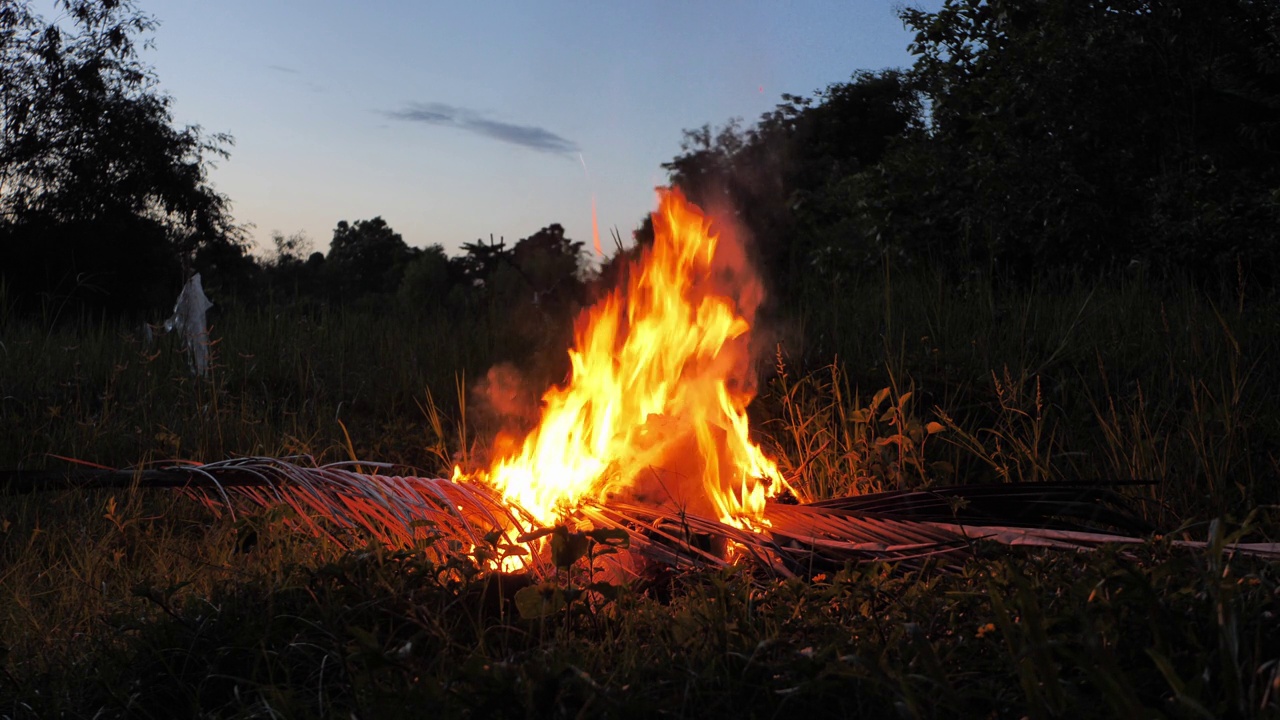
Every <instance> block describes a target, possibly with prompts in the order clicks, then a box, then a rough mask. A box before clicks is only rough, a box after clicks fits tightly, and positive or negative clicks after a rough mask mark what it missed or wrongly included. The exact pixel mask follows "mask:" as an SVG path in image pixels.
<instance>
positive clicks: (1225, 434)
mask: <svg viewBox="0 0 1280 720" xmlns="http://www.w3.org/2000/svg"><path fill="white" fill-rule="evenodd" d="M1236 300H1239V298H1228V299H1227V300H1225V301H1216V299H1210V298H1206V297H1205V296H1203V295H1202V294H1200V293H1198V292H1196V291H1195V290H1194V289H1192V288H1191V287H1189V286H1187V287H1173V288H1168V287H1165V288H1154V287H1150V286H1147V285H1145V284H1144V283H1142V282H1141V281H1140V280H1133V281H1126V282H1113V283H1105V284H1094V285H1089V284H1084V283H1081V284H1078V285H1074V286H1069V287H1055V288H1051V289H1050V288H1045V289H1031V290H1018V291H1000V292H997V291H993V290H991V289H990V288H989V287H985V286H984V287H967V288H966V287H956V288H952V287H947V286H945V285H943V284H941V283H939V282H937V281H935V280H931V279H929V278H894V280H893V284H892V285H891V286H885V284H884V283H883V282H869V283H867V284H864V285H853V286H851V287H849V288H848V289H847V291H846V292H845V294H844V296H843V297H842V298H840V300H839V302H837V303H830V302H828V303H826V304H825V305H821V306H815V308H814V309H812V310H810V311H806V312H804V313H802V314H801V316H800V317H801V318H802V320H801V321H799V322H795V323H793V324H790V325H788V326H783V325H780V324H779V325H775V327H773V328H772V329H773V331H774V334H775V337H776V339H777V340H779V341H780V342H779V344H778V345H776V346H775V347H776V348H777V349H776V351H775V352H774V353H772V355H771V356H767V357H765V358H764V360H762V364H761V371H762V384H761V394H760V397H759V398H758V400H757V402H756V403H755V404H754V405H753V406H752V408H751V412H752V414H753V416H754V420H755V421H756V427H758V428H760V432H761V439H762V440H763V441H764V442H765V444H766V445H767V446H768V447H770V448H771V449H772V450H773V451H774V453H775V454H776V455H777V456H778V457H779V459H780V462H781V464H782V465H783V467H784V469H785V470H786V471H787V472H788V473H789V474H791V475H792V476H794V477H795V478H796V482H797V484H798V485H799V487H800V488H801V489H802V490H803V491H804V492H805V493H807V494H808V495H810V496H812V497H825V496H832V495H840V494H844V493H849V492H864V491H869V490H878V489H892V488H914V487H924V486H930V485H937V484H950V483H957V482H967V481H1002V480H1041V479H1077V478H1083V479H1131V478H1137V479H1150V480H1155V481H1156V484H1154V485H1153V486H1150V487H1148V488H1145V489H1140V490H1135V491H1134V492H1135V493H1136V496H1135V501H1136V502H1139V503H1141V507H1142V508H1143V509H1144V511H1145V512H1146V513H1147V514H1148V515H1149V517H1150V519H1152V520H1153V521H1154V522H1155V523H1156V524H1157V525H1159V526H1161V527H1164V528H1167V529H1168V530H1169V531H1170V534H1169V536H1168V537H1169V538H1175V537H1182V536H1183V535H1191V536H1194V537H1195V538H1196V539H1205V538H1208V539H1210V540H1211V541H1213V543H1214V544H1213V545H1211V547H1210V548H1209V549H1207V550H1205V551H1186V550H1177V549H1173V548H1171V547H1170V546H1169V545H1168V544H1167V541H1166V540H1164V539H1156V540H1154V541H1153V542H1152V543H1150V544H1149V545H1147V546H1143V547H1141V548H1138V549H1130V550H1126V551H1124V552H1120V551H1119V550H1104V551H1101V552H1097V553H1089V554H1081V555H1066V554H1052V553H1044V552H1037V551H1029V550H1011V549H1008V548H990V549H988V550H987V551H986V552H985V553H984V554H983V555H982V556H981V557H979V558H977V559H975V560H973V561H970V562H968V563H967V564H965V565H964V566H962V567H960V568H959V569H957V570H954V571H948V572H942V571H939V570H938V569H937V568H932V567H925V568H915V569H908V568H894V567H889V566H883V565H865V566H858V567H849V568H845V569H843V570H840V571H832V572H827V573H823V574H819V575H816V576H814V577H811V578H806V579H803V580H794V581H785V582H778V581H772V580H768V579H766V578H762V577H756V576H753V575H752V574H751V571H750V569H749V568H737V569H732V570H729V571H725V572H719V573H714V572H703V573H674V572H672V571H670V570H666V569H662V568H644V569H643V570H642V572H640V573H639V575H638V576H636V577H635V578H633V579H631V580H630V581H628V582H625V583H622V582H619V581H616V579H615V581H613V582H611V583H610V585H609V586H610V587H611V588H612V590H611V591H610V592H609V595H610V596H611V598H610V599H608V600H606V599H605V597H604V596H601V595H584V596H582V598H581V599H580V600H579V601H577V602H573V603H570V604H569V605H568V607H566V608H561V609H558V610H555V611H553V612H549V613H547V614H545V616H543V617H525V616H522V615H521V613H520V612H519V611H518V608H517V607H516V605H517V600H516V595H517V590H520V589H521V587H522V586H521V581H520V580H519V579H518V578H512V577H502V576H493V575H489V574H485V573H481V572H480V571H479V570H478V568H476V567H475V566H474V564H472V563H471V562H470V561H469V560H467V559H466V558H465V557H458V558H456V559H454V560H452V561H450V562H448V563H445V564H433V563H431V562H429V561H428V560H427V559H426V557H425V556H424V555H422V554H421V553H409V552H400V551H395V550H389V549H385V548H379V547H370V548H367V549H366V550H364V551H360V552H343V551H342V550H341V549H340V548H337V547H335V546H332V545H331V544H329V543H327V542H325V541H323V540H317V539H315V538H312V537H308V536H302V535H299V534H297V533H295V532H293V531H291V530H290V525H289V522H288V520H289V518H288V517H287V511H285V510H282V509H278V510H269V511H261V512H255V513H252V514H248V515H240V516H238V517H236V518H232V517H229V516H226V517H222V518H214V517H211V516H210V515H209V514H208V513H207V511H206V510H204V509H203V508H201V507H199V506H197V505H196V504H194V503H191V502H190V501H188V500H186V499H184V498H181V497H177V496H173V495H169V494H164V493H158V492H155V491H147V490H140V489H135V490H132V491H120V492H105V491H103V492H80V493H73V492H59V493H45V494H37V495H29V496H21V497H0V668H2V669H0V717H53V716H71V717H79V716H84V717H93V716H97V717H178V716H197V715H201V716H208V717H267V716H270V717H313V716H314V717H334V716H342V717H348V716H354V717H400V716H410V715H412V716H422V715H439V716H444V717H453V716H480V717H491V716H492V717H529V716H572V717H592V716H608V717H654V716H656V715H673V716H677V717H686V716H723V715H728V714H732V715H735V716H741V717H775V716H791V715H797V714H801V713H805V714H811V715H816V716H822V717H847V716H852V715H858V714H866V715H871V716H876V717H879V716H902V717H932V716H940V717H947V716H957V715H963V716H974V715H980V716H994V717H1023V716H1026V717H1064V716H1065V717H1072V716H1124V717H1134V716H1144V717H1147V716H1166V717H1254V716H1258V717H1263V716H1272V717H1274V716H1277V715H1280V650H1278V649H1277V648H1280V622H1278V621H1277V619H1276V615H1277V613H1280V568H1277V566H1276V565H1275V564H1267V563H1263V562H1260V561H1255V560H1250V559H1248V558H1243V557H1231V556H1229V555H1228V554H1225V553H1224V552H1223V551H1222V543H1224V542H1227V541H1229V540H1232V539H1235V538H1244V537H1247V538H1249V539H1264V540H1272V541H1274V540H1276V539H1277V534H1278V533H1277V530H1278V529H1280V522H1278V521H1277V520H1278V516H1277V512H1276V510H1277V507H1276V506H1277V503H1278V501H1280V487H1278V486H1277V481H1276V476H1277V472H1276V471H1277V468H1276V463H1277V458H1280V410H1278V409H1277V406H1276V402H1275V395H1274V393H1272V392H1271V391H1270V388H1272V387H1276V386H1277V383H1278V382H1280V365H1278V364H1277V363H1276V362H1275V361H1274V360H1273V358H1275V357H1277V354H1276V351H1277V348H1276V345H1277V343H1280V333H1277V332H1276V329H1277V328H1276V327H1275V323H1276V320H1275V318H1277V317H1280V314H1278V313H1277V312H1276V310H1277V308H1276V306H1275V301H1274V300H1271V299H1258V300H1253V299H1251V298H1248V297H1245V298H1244V299H1243V300H1241V301H1238V302H1237V301H1236ZM0 323H2V324H0V437H3V438H5V442H4V443H2V444H0V467H4V468H18V467H22V468H41V467H46V468H52V467H60V466H62V465H63V462H62V461H60V460H57V459H56V458H55V457H53V456H55V455H58V456H68V457H75V458H80V459H84V460H89V461H94V462H100V463H103V464H107V465H128V464H134V463H138V462H143V461H147V460H152V459H159V458H173V457H185V458H190V459H196V460H205V461H210V460H217V459H222V458H225V457H228V456H232V455H288V454H295V453H307V454H311V455H314V456H316V457H317V458H319V459H321V460H340V459H345V458H346V457H348V455H350V454H352V453H354V454H356V455H357V456H360V457H362V458H369V459H377V460H385V461H392V462H401V463H405V464H408V465H411V466H415V467H417V468H420V469H421V471H422V472H424V473H428V474H438V473H442V472H445V471H447V468H448V466H449V465H450V463H451V462H452V461H453V460H454V459H456V458H459V457H462V456H466V455H470V454H472V453H477V454H483V452H484V450H485V447H484V443H485V440H486V439H487V438H491V437H493V433H494V431H495V429H496V428H495V427H493V425H492V423H493V421H492V420H491V419H490V418H488V417H487V416H486V415H485V414H484V413H483V409H482V408H478V407H476V406H475V404H474V402H473V401H469V400H468V397H467V395H466V393H465V392H463V393H458V392H457V391H456V388H457V387H458V386H459V384H461V385H462V387H463V388H464V390H465V388H466V387H468V386H470V385H471V384H472V382H473V381H470V380H468V378H471V379H474V378H479V377H482V375H483V372H484V371H485V369H486V367H487V364H488V361H489V359H490V358H493V357H495V356H501V355H502V354H503V349H502V347H501V345H502V342H503V338H502V337H501V336H500V335H499V334H497V333H495V332H492V331H489V330H487V329H486V328H484V327H482V328H479V329H477V330H475V331H474V332H458V331H456V330H455V329H453V328H451V327H449V326H448V325H447V324H445V323H444V322H443V321H439V320H430V319H423V318H413V317H410V316H408V315H407V314H400V313H380V314H375V313H368V312H357V311H349V312H326V313H309V314H308V313H295V312H292V311H290V310H287V309H274V308H255V309H245V310H233V311H230V312H225V313H223V314H222V315H220V316H215V319H214V323H215V325H214V331H213V335H214V337H215V338H217V339H218V344H217V345H216V346H215V356H216V363H215V368H214V371H213V373H212V374H211V376H210V377H208V378H193V377H191V375H190V373H189V372H188V369H187V364H186V360H185V358H184V357H183V356H182V354H181V353H180V351H179V348H178V344H177V342H176V341H175V340H174V339H173V338H169V337H161V338H158V339H156V340H155V341H153V342H152V343H151V344H149V345H148V344H147V343H146V342H145V341H144V337H143V334H142V332H141V326H138V327H130V326H125V325H114V324H110V323H102V322H94V321H91V319H85V320H84V321H82V322H80V323H68V324H64V325H59V326H56V327H48V326H42V325H38V324H25V323H23V322H20V321H18V320H17V319H14V318H11V317H5V318H4V319H3V320H2V321H0ZM472 400H474V399H472ZM566 577H569V575H566ZM552 589H553V590H559V591H564V590H569V589H572V588H571V587H559V588H552Z"/></svg>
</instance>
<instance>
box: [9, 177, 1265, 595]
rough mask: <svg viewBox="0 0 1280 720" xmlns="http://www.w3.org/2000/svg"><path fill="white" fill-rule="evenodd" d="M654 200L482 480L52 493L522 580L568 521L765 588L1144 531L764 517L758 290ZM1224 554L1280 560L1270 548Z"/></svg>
mask: <svg viewBox="0 0 1280 720" xmlns="http://www.w3.org/2000/svg"><path fill="white" fill-rule="evenodd" d="M659 196H660V204H659V208H658V211H657V212H656V213H654V215H653V221H654V223H653V225H654V232H655V241H654V244H653V246H652V247H650V248H647V249H646V250H645V251H644V252H643V253H642V254H641V256H640V258H639V260H638V261H636V262H635V263H633V265H632V266H631V268H630V273H629V276H628V279H627V282H626V285H625V286H624V287H620V288H618V289H616V290H615V291H614V292H613V293H611V294H610V295H609V296H607V297H606V298H605V299H604V300H603V301H601V302H600V303H598V304H597V305H596V306H594V307H593V308H591V309H590V310H589V311H588V312H587V313H586V314H584V316H583V317H582V318H581V319H580V322H579V327H578V328H577V333H576V341H575V347H574V348H573V349H572V350H570V351H569V358H570V361H571V366H572V372H571V375H570V378H569V381H568V383H567V384H566V385H565V386H564V387H556V388H552V389H551V390H549V391H548V392H547V393H546V394H545V395H544V396H543V411H542V417H541V420H540V422H539V423H538V425H537V426H536V428H535V429H534V430H533V431H532V432H531V433H530V434H529V435H528V436H527V437H525V438H524V440H523V441H522V442H520V443H515V444H513V446H512V450H511V451H510V452H508V453H505V454H503V455H502V456H501V457H499V458H498V459H497V460H496V461H495V462H494V463H493V465H492V466H491V467H490V468H489V469H488V470H487V471H477V472H474V473H472V474H469V475H468V474H464V473H463V472H462V471H461V469H457V468H455V471H454V477H453V478H452V479H431V478H420V477H400V476H393V475H388V474H385V473H384V471H385V470H387V469H389V468H387V467H386V466H379V465H377V464H371V463H364V464H361V465H354V463H352V464H348V465H345V466H344V465H328V466H322V467H314V466H311V467H307V466H304V465H300V464H297V463H296V462H292V461H289V460H281V459H275V458H244V459H239V460H230V461H225V462H220V463H211V464H208V465H170V466H167V467H152V468H143V469H133V470H124V471H112V470H107V469H101V470H95V471H84V472H81V473H78V474H77V475H74V476H71V475H69V476H65V477H63V478H61V479H62V480H65V481H68V482H70V483H72V484H73V485H77V486H79V487H121V486H135V485H141V486H148V487H173V488H179V489H182V490H185V491H187V492H189V493H191V494H193V495H194V496H195V497H196V498H198V499H199V500H201V501H203V502H205V503H207V504H208V505H210V506H211V507H213V508H215V509H222V508H227V509H229V510H230V511H231V512H233V513H234V512H235V506H236V503H235V502H233V498H234V497H240V498H244V499H247V500H248V501H250V502H251V503H253V504H256V505H263V506H269V505H275V504H287V505H290V506H292V507H293V508H294V509H295V510H297V516H298V520H297V522H298V523H300V524H301V525H302V526H303V527H304V528H306V529H309V530H311V531H313V532H316V533H319V534H325V535H328V536H330V537H331V538H333V539H334V540H336V541H338V542H339V543H343V542H345V540H346V538H347V536H348V535H354V536H355V537H356V539H357V542H360V540H359V538H360V537H361V536H363V537H366V538H367V537H372V538H374V539H376V540H378V541H380V542H382V543H385V544H387V545H398V546H414V545H416V546H420V547H423V548H425V549H426V550H427V551H428V552H433V553H435V554H436V555H437V556H438V557H441V558H445V557H447V556H448V555H449V554H451V553H456V552H465V553H471V554H473V555H476V556H477V558H478V557H479V555H480V554H481V553H480V550H479V548H480V547H481V546H482V544H484V545H485V546H487V547H491V548H493V549H494V550H495V551H496V552H497V553H498V555H499V559H494V558H492V557H490V560H489V562H491V563H493V566H494V567H502V568H503V569H515V568H524V569H527V570H529V571H531V572H533V573H534V574H545V573H546V572H548V570H549V569H550V568H549V565H548V563H547V559H546V557H545V555H544V554H543V553H541V552H540V551H539V550H538V549H536V548H535V549H533V551H532V552H531V553H530V552H526V549H527V548H529V546H530V545H531V543H530V540H531V539H532V538H537V537H545V536H546V534H547V531H546V528H549V527H552V526H556V525H561V524H569V523H572V524H574V525H575V527H580V526H582V525H586V526H589V527H592V528H594V530H592V532H603V533H605V535H601V537H606V536H607V537H609V538H618V537H621V538H625V539H626V540H627V541H628V542H629V544H630V547H631V549H632V551H633V552H639V553H641V554H643V555H645V556H647V557H649V558H651V559H654V560H658V561H660V562H665V563H670V564H673V565H686V566H704V567H705V566H715V565H720V564H724V563H726V562H728V561H727V559H726V557H725V553H723V552H721V550H723V549H724V548H726V547H731V548H735V549H736V555H737V556H738V557H743V556H748V557H751V558H754V559H755V561H757V562H758V563H759V564H761V565H763V566H765V567H769V568H772V569H773V570H774V571H776V572H779V573H781V574H790V573H792V572H795V571H797V570H800V569H807V570H813V569H814V568H816V567H820V566H822V565H831V564H834V565H837V566H838V565H839V564H841V563H845V562H851V561H853V562H857V561H864V560H910V559H913V558H919V557H924V556H937V555H962V554H965V553H967V552H969V551H970V550H971V549H972V547H973V545H974V541H975V540H983V539H985V540H990V541H993V542H998V543H1004V544H1009V545H1035V546H1043V547H1058V548H1082V547H1093V546H1097V545H1100V544H1104V543H1137V542H1142V541H1141V540H1140V539H1138V538H1137V537H1134V535H1135V534H1139V535H1144V534H1147V533H1148V532H1150V530H1151V528H1149V527H1147V526H1146V525H1145V523H1143V522H1142V521H1141V519H1140V518H1138V517H1136V516H1135V515H1133V514H1132V513H1130V512H1129V511H1128V510H1127V509H1126V508H1125V505H1124V502H1123V498H1121V497H1120V495H1119V494H1118V493H1116V492H1115V490H1114V489H1112V488H1110V487H1106V486H1103V485H1100V484H1090V483H1084V484H1071V483H1029V484H1011V485H999V486H961V487H956V488H946V489H942V490H935V491H928V492H896V493H881V494H878V495H864V496H861V497H854V498H840V499H834V500H826V501H821V502H816V503H811V504H808V505H780V504H777V503H769V504H766V499H767V498H770V497H773V496H776V495H777V494H779V493H781V492H783V491H784V490H786V491H788V492H789V493H790V494H792V495H795V492H794V490H792V489H791V488H790V487H789V486H788V484H787V482H786V480H785V479H784V478H783V477H782V475H781V474H780V473H779V472H778V468H777V465H776V464H775V463H774V462H773V461H772V460H770V459H769V458H768V457H766V456H765V454H764V453H763V452H762V451H761V450H760V448H759V447H758V446H757V445H756V444H755V443H754V442H752V440H751V436H750V431H749V427H748V421H747V414H746V407H747V404H748V403H749V402H750V401H751V399H752V397H753V390H754V382H753V372H752V368H751V356H750V346H749V332H750V330H751V321H752V319H753V315H754V313H755V310H756V308H757V307H758V305H759V303H760V300H761V298H762V292H761V289H760V284H759V282H758V281H757V280H756V278H755V276H754V274H752V272H751V271H750V269H749V267H748V266H747V264H746V262H745V258H744V255H743V253H742V249H741V247H739V246H738V245H737V244H736V243H734V242H733V238H732V237H731V236H726V234H725V233H724V232H713V231H712V223H711V222H710V221H709V220H708V219H707V217H706V216H704V215H703V214H702V212H701V211H699V210H698V209H697V208H696V207H694V206H693V205H691V204H690V203H688V202H687V201H686V200H685V199H684V197H683V196H682V195H681V194H680V193H679V192H678V191H675V190H664V191H659ZM721 230H722V231H723V230H724V228H721ZM352 465H354V468H353V467H352ZM366 468H367V469H368V470H372V472H371V473H369V472H366ZM47 480H49V478H47V477H46V478H35V477H33V476H32V475H31V474H30V473H21V472H18V473H0V481H3V482H0V486H3V487H8V488H10V489H16V490H17V491H19V492H21V491H23V490H34V489H43V488H47V487H50V486H51V485H53V484H56V483H49V482H47ZM567 521H568V522H567ZM1117 532H1119V533H1123V534H1116V533H1117ZM437 541H442V542H437ZM1180 544H1185V545H1195V546H1204V543H1192V542H1183V543H1180ZM1230 548H1231V549H1233V550H1238V551H1242V552H1250V553H1254V554H1258V555H1262V556H1265V557H1280V544H1266V543H1263V544H1252V545H1250V544H1243V543H1242V544H1234V545H1231V546H1230ZM486 552H490V551H486ZM499 562H500V564H499Z"/></svg>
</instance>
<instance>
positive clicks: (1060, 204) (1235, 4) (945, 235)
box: [664, 0, 1280, 295]
mask: <svg viewBox="0 0 1280 720" xmlns="http://www.w3.org/2000/svg"><path fill="white" fill-rule="evenodd" d="M901 16H902V18H903V20H904V22H905V23H906V24H907V26H908V27H909V28H910V29H912V30H913V31H914V32H915V38H914V41H913V43H912V45H911V50H912V52H913V53H914V54H915V56H916V62H915V64H914V66H913V67H912V68H910V69H909V70H907V71H903V72H900V71H893V70H889V71H883V72H878V73H867V72H862V73H858V74H855V75H854V76H853V78H852V79H851V80H850V81H849V82H845V83H837V84H835V85H832V86H830V87H828V88H826V89H825V90H822V91H819V92H818V93H817V94H815V95H814V96H813V97H812V98H802V97H798V96H792V95H786V96H783V103H782V104H780V105H779V106H778V107H777V108H776V109H775V110H774V111H773V112H770V113H767V114H765V115H764V116H763V117H761V118H760V120H759V121H758V122H757V123H756V124H755V125H754V126H752V127H750V128H746V129H743V128H742V126H741V123H740V122H738V121H730V122H729V123H728V124H726V125H725V126H724V127H723V128H722V129H720V130H719V131H713V130H712V129H711V128H710V126H704V127H702V128H700V129H697V130H693V131H688V132H686V137H685V144H684V151H683V153H682V154H681V155H680V156H678V157H676V158H675V159H674V160H672V161H671V162H669V163H667V164H666V165H665V166H664V167H666V168H667V170H668V171H669V173H670V176H671V179H672V181H673V182H674V183H675V184H677V185H680V186H681V187H682V188H683V189H684V190H685V191H686V193H687V194H688V195H689V196H690V197H691V198H692V199H694V200H695V201H697V202H700V203H703V204H710V205H713V206H714V205H717V204H722V203H725V204H727V205H728V206H729V207H732V208H735V209H736V210H737V212H738V216H739V219H740V220H742V221H743V223H744V224H745V225H747V227H748V228H749V229H750V230H751V231H752V232H753V234H754V235H755V237H756V240H757V243H758V244H759V245H760V246H761V247H760V251H761V253H762V254H763V255H764V256H765V258H766V260H767V262H766V263H764V266H765V267H767V268H770V269H771V271H772V273H773V275H774V277H773V278H772V280H773V284H774V286H775V290H777V291H781V292H783V293H784V294H789V295H794V294H803V292H804V288H805V287H811V286H814V285H815V284H816V285H819V286H821V285H822V284H823V283H822V282H821V281H824V280H828V281H838V280H839V279H840V278H841V277H843V276H846V275H848V274H850V273H856V272H859V271H860V270H861V269H867V268H878V267H879V266H880V265H882V264H883V263H884V262H885V261H886V260H888V261H892V262H894V263H896V264H899V265H907V266H910V265H929V266H930V267H933V268H935V269H938V270H940V271H942V272H943V273H946V274H950V275H952V276H957V275H959V276H971V275H972V274H974V273H977V274H981V275H985V276H998V277H1002V278H1005V279H1019V278H1021V279H1024V280H1029V279H1034V278H1044V277H1052V276H1055V275H1058V274H1061V273H1068V274H1071V273H1076V274H1078V273H1097V272H1109V271H1114V270H1116V269H1119V268H1124V267H1127V266H1130V265H1133V264H1135V263H1137V264H1139V265H1141V266H1143V267H1151V268H1154V269H1155V271H1157V272H1161V273H1177V274H1189V275H1192V276H1195V277H1199V278H1200V279H1202V280H1206V281H1208V280H1211V279H1212V278H1214V277H1225V276H1230V277H1231V278H1235V277H1236V275H1237V272H1244V273H1246V274H1250V275H1251V276H1253V277H1255V278H1258V279H1262V280H1265V281H1266V282H1267V284H1268V285H1270V283H1271V282H1273V281H1274V279H1275V277H1276V273H1277V272H1278V271H1280V246H1278V244H1277V237H1276V233H1277V230H1276V228H1277V227H1280V61H1278V60H1277V58H1280V6H1277V5H1276V4H1274V3H1264V2H1256V1H1255V0H1210V1H1208V2H1204V1H1202V0H1169V1H1167V2H1149V1H1148V0H1122V1H1121V2H1112V1H1110V0H1105V1H1104V0H1038V1H1037V2H1018V1H1015V0H946V2H944V3H943V5H942V7H941V8H940V9H939V10H938V11H937V12H926V11H923V10H914V9H907V10H903V11H901ZM726 201H727V202H726ZM815 281H818V282H816V283H815Z"/></svg>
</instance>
